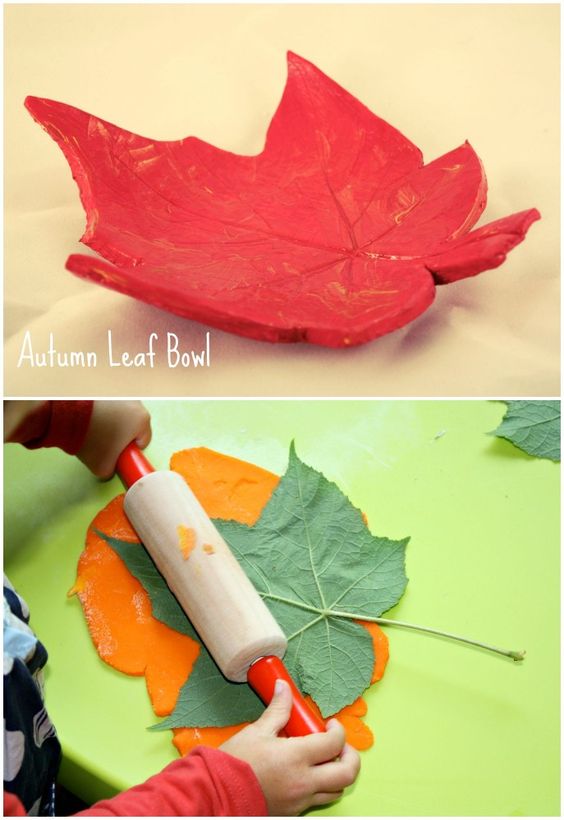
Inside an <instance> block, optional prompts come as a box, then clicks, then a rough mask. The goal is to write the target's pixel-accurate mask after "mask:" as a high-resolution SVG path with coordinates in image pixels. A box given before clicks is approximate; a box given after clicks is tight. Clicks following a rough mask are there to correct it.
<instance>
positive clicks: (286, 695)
mask: <svg viewBox="0 0 564 820" xmlns="http://www.w3.org/2000/svg"><path fill="white" fill-rule="evenodd" d="M291 710H292V690H291V689H290V686H289V685H288V684H287V683H286V681H285V680H277V681H276V688H275V689H274V697H273V698H272V700H271V701H270V703H269V705H268V706H267V707H266V709H265V710H264V712H263V713H262V715H261V716H260V718H259V719H258V720H257V722H256V723H255V726H256V727H257V728H258V729H260V730H261V731H262V732H265V733H266V734H269V735H273V736H276V735H277V734H278V733H279V732H280V730H281V729H283V728H284V726H285V725H286V724H287V723H288V720H289V718H290V712H291Z"/></svg>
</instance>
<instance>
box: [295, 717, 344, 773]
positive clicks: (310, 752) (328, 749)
mask: <svg viewBox="0 0 564 820" xmlns="http://www.w3.org/2000/svg"><path fill="white" fill-rule="evenodd" d="M302 740H303V745H304V758H305V760H306V762H307V763H309V764H310V765H314V764H317V763H326V762H327V761H328V760H334V759H335V758H336V757H338V756H339V755H340V754H341V752H342V750H343V746H344V745H345V730H344V729H343V727H342V726H341V724H340V723H339V721H338V720H335V719H334V718H333V719H332V720H330V721H329V722H328V723H327V731H326V732H320V733H319V734H315V735H308V736H307V737H304V738H302Z"/></svg>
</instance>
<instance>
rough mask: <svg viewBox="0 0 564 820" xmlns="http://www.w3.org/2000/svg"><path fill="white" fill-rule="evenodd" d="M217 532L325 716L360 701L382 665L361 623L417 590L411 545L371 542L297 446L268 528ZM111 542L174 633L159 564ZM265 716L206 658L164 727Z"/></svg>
mask: <svg viewBox="0 0 564 820" xmlns="http://www.w3.org/2000/svg"><path fill="white" fill-rule="evenodd" d="M214 523H215V525H216V527H217V528H218V530H219V531H220V532H221V534H222V535H223V537H224V538H225V540H226V541H227V543H228V544H229V545H230V547H231V549H232V551H233V553H234V554H235V556H236V558H237V559H238V560H239V562H240V563H241V565H242V566H243V569H244V570H245V572H246V573H247V575H248V576H249V577H250V579H251V581H252V582H253V583H254V585H255V587H256V588H257V590H258V592H259V594H260V595H261V597H262V598H263V599H264V601H265V603H266V604H267V606H268V607H269V608H270V609H271V611H272V613H273V615H274V617H275V618H276V620H277V621H278V623H279V624H280V626H281V627H282V629H283V630H284V632H285V634H286V635H287V637H288V642H289V643H288V651H287V653H286V657H285V659H284V660H285V663H286V665H287V667H288V669H289V671H290V674H291V675H292V676H293V678H294V680H295V681H296V684H297V685H298V687H299V688H300V689H301V691H302V692H304V693H306V694H310V695H311V696H312V697H313V699H314V700H315V701H316V703H317V704H318V706H319V708H320V709H321V712H322V714H323V715H324V716H325V717H327V716H329V715H332V714H335V713H336V712H338V711H339V710H340V709H342V708H343V707H344V706H346V705H348V704H350V703H352V702H353V701H355V700H356V699H357V698H358V697H359V696H360V695H361V694H362V692H363V691H364V690H365V689H366V688H367V687H368V686H369V685H370V678H371V675H372V669H373V665H374V653H373V646H372V639H371V637H370V635H369V634H368V632H367V631H366V630H365V629H364V628H363V627H362V626H360V624H357V623H356V622H355V619H363V618H367V619H372V620H374V619H375V618H377V617H378V616H379V615H381V614H382V613H384V612H386V611H387V610H389V609H390V608H391V607H392V606H394V605H395V604H396V603H397V602H398V600H399V599H400V597H401V596H402V594H403V592H404V591H405V587H406V584H407V578H406V576H405V548H406V545H407V543H408V540H409V539H407V538H406V539H403V540H401V541H391V540H389V539H387V538H378V537H376V536H373V535H371V533H370V532H369V530H368V528H367V527H366V524H365V523H364V521H363V519H362V514H361V512H360V510H358V509H357V508H355V507H354V506H353V505H352V504H351V503H350V501H349V500H348V499H347V498H346V497H345V496H344V495H343V493H342V492H341V491H340V490H339V489H338V487H337V486H336V485H335V484H333V483H332V482H330V481H328V480H327V479H326V478H325V477H324V476H323V475H321V473H319V472H317V471H316V470H314V469H312V468H311V467H308V466H307V465H305V464H304V463H303V462H302V461H300V459H299V458H298V456H297V455H296V452H295V449H294V446H293V444H292V446H291V448H290V458H289V464H288V469H287V471H286V473H285V475H284V476H283V477H282V478H281V480H280V482H279V484H278V486H277V488H276V490H275V492H274V493H273V495H272V497H271V499H270V501H269V502H268V504H267V505H266V507H265V509H264V510H263V513H262V515H261V517H260V519H259V521H258V522H257V523H256V524H255V525H254V526H253V527H248V526H246V525H244V524H239V523H236V522H234V521H221V520H216V521H214ZM102 537H103V538H104V539H105V540H106V541H107V542H108V543H109V544H110V546H113V547H114V549H116V551H118V552H119V554H120V555H121V556H122V558H123V559H124V561H125V562H126V564H127V566H128V567H129V569H130V571H131V572H133V574H134V575H135V576H136V577H137V578H138V579H139V580H140V582H141V583H142V584H143V586H144V587H145V589H146V590H147V592H148V593H149V595H150V597H151V600H152V602H153V612H154V614H155V617H158V618H159V619H160V620H163V621H164V622H165V623H168V624H169V625H171V626H172V625H173V622H176V621H177V618H178V614H177V611H176V609H177V608H178V604H177V603H176V601H175V600H174V598H173V596H172V593H170V592H169V591H168V588H167V589H163V583H164V582H163V581H162V578H160V579H159V580H157V578H156V576H155V573H156V575H158V572H157V571H156V569H155V568H154V565H153V569H150V568H149V566H148V562H149V563H150V564H151V565H152V561H151V559H150V558H149V556H148V555H147V554H146V553H145V552H144V551H143V552H141V551H140V550H139V549H138V548H137V549H133V550H132V549H131V548H130V547H131V545H128V547H127V548H125V549H124V548H123V544H124V543H127V542H117V541H116V539H110V538H108V536H104V535H102ZM143 555H146V559H144V558H142V556H143ZM132 558H133V559H134V561H132ZM170 599H172V600H170ZM174 628H177V627H174ZM260 711H261V707H260V704H259V702H258V699H257V698H256V696H255V695H254V694H253V693H252V692H250V689H249V687H247V686H246V685H244V684H243V685H242V684H233V683H230V682H228V681H226V680H225V678H223V676H222V675H221V673H220V672H219V670H218V669H217V667H216V666H215V664H214V663H213V661H212V660H211V658H210V657H209V655H208V654H207V652H205V650H204V651H202V652H201V653H200V656H199V658H198V660H197V662H196V664H195V667H194V670H193V672H192V674H191V675H190V677H189V678H188V680H187V682H186V683H185V684H184V686H183V688H182V690H181V692H180V695H179V698H178V701H177V704H176V707H175V709H174V711H173V713H172V714H171V715H170V716H169V717H168V718H166V720H165V721H163V722H162V723H160V724H159V725H158V728H171V727H182V726H222V725H233V724H235V723H240V722H243V721H246V720H253V719H254V718H256V717H257V716H258V714H260Z"/></svg>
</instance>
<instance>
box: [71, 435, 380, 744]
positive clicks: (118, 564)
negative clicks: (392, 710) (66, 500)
mask: <svg viewBox="0 0 564 820" xmlns="http://www.w3.org/2000/svg"><path fill="white" fill-rule="evenodd" d="M171 469H172V470H174V471H176V472H178V473H180V475H182V476H183V477H184V478H185V480H186V481H187V483H188V484H189V485H190V487H191V488H192V490H193V492H194V493H195V495H196V496H197V498H198V500H199V501H200V503H201V504H202V506H203V507H204V509H205V510H206V512H207V514H208V515H209V516H210V517H211V518H224V519H234V520H236V521H239V522H240V523H244V524H249V525H252V524H254V523H255V522H256V521H257V519H258V518H259V516H260V514H261V512H262V509H263V508H264V506H265V504H266V503H267V501H268V500H269V498H270V496H271V495H272V492H273V491H274V489H275V487H276V485H277V484H278V481H279V478H278V476H276V475H274V474H273V473H270V472H268V471H267V470H264V469H262V468H261V467H257V466H255V465H253V464H249V463H248V462H244V461H240V460H238V459H236V458H232V457H230V456H225V455H222V454H221V453H217V452H214V451H213V450H208V449H207V448H205V447H198V448H194V449H191V450H182V451H181V452H178V453H175V454H174V455H173V456H172V459H171ZM184 529H186V530H187V529H188V528H184ZM95 530H100V531H101V532H103V533H105V534H106V535H109V536H111V537H112V538H120V539H122V540H126V541H129V540H130V541H134V542H136V541H137V540H138V539H137V536H136V534H135V532H134V531H133V529H132V528H131V525H130V524H129V522H128V520H127V518H126V515H125V513H124V511H123V496H122V495H121V496H118V497H117V498H115V499H114V500H113V501H111V502H110V503H109V504H108V505H107V506H106V507H105V508H104V509H103V510H101V512H99V513H98V515H97V516H96V518H95V519H94V521H93V522H92V524H91V525H90V527H89V530H88V534H87V537H86V546H85V549H84V551H83V553H82V555H81V556H80V559H79V562H78V572H77V579H76V583H75V584H74V586H73V588H72V589H71V590H70V592H69V595H72V594H77V595H78V597H79V599H80V602H81V604H82V608H83V610H84V615H85V617H86V622H87V624H88V629H89V631H90V635H91V637H92V641H93V642H94V646H95V647H96V650H97V651H98V654H99V655H100V657H101V658H102V660H103V661H105V662H106V663H108V664H109V665H110V666H113V667H114V668H115V669H118V670H119V671H121V672H124V673H125V674H127V675H144V676H145V679H146V681H147V690H148V693H149V697H150V699H151V703H152V705H153V709H154V711H155V714H156V715H158V716H159V717H162V716H164V715H168V714H170V713H171V712H172V710H173V709H174V706H175V704H176V701H177V699H178V694H179V691H180V689H181V687H182V685H183V684H184V682H185V681H186V679H187V677H188V676H189V674H190V672H191V671H192V667H193V665H194V661H195V660H196V658H197V657H198V652H199V645H198V644H197V643H196V642H195V641H193V640H192V639H191V638H189V637H187V636H185V635H181V634H180V633H179V632H176V631H175V630H173V629H171V628H170V627H168V626H166V625H165V624H163V623H161V622H160V621H158V620H156V618H154V617H153V615H152V613H151V602H150V599H149V596H148V595H147V593H146V592H145V590H144V589H143V587H142V586H141V584H140V583H139V581H137V580H136V579H135V578H134V577H133V576H132V575H131V574H130V572H129V570H128V569H127V568H126V566H125V564H124V563H123V561H122V560H121V558H119V556H118V555H117V554H116V553H115V552H114V551H113V550H112V549H111V547H109V546H108V545H107V544H106V543H105V542H104V541H103V540H102V539H101V538H100V537H99V536H98V535H97V534H96V532H95ZM190 543H191V541H190V535H189V533H188V532H184V530H183V532H182V533H179V547H180V548H181V549H182V550H183V552H184V554H185V556H186V557H188V556H189V554H190V551H191V549H190ZM362 625H363V626H364V627H365V628H366V629H368V631H369V632H370V634H371V636H372V641H373V644H374V654H375V658H376V662H375V664H374V672H373V676H372V683H374V682H376V681H378V680H380V678H381V677H382V675H383V674H384V670H385V667H386V663H387V661H388V639H387V638H386V636H385V635H384V633H383V632H382V630H381V629H380V628H379V627H378V626H377V625H376V624H366V623H363V624H362ZM308 700H309V701H310V703H311V705H312V706H313V707H314V708H317V707H315V704H313V701H311V699H309V698H308ZM365 714H366V704H365V702H364V700H363V699H362V698H358V699H357V700H356V701H355V702H354V703H352V704H351V705H350V706H346V707H345V708H344V709H342V710H341V711H340V712H339V713H338V714H337V715H336V717H338V718H339V720H340V721H341V723H342V724H343V726H344V728H345V731H346V735H347V741H348V742H349V743H350V744H351V745H352V746H354V747H355V748H357V749H361V750H363V749H368V748H369V747H370V746H371V745H372V743H373V737H372V733H371V731H370V729H369V728H368V727H367V726H366V724H365V723H364V722H363V721H362V717H363V716H364V715H365ZM243 725H244V724H240V725H238V726H226V727H223V728H215V727H212V728H209V727H207V728H201V729H198V728H186V729H175V730H173V732H174V739H173V742H174V745H175V746H176V748H177V749H178V751H179V752H180V753H181V754H186V753H187V752H189V751H190V750H191V749H192V748H194V747H195V746H197V745H200V744H205V745H208V746H220V745H221V744H222V743H224V742H225V741H226V740H227V739H228V738H229V737H231V736H232V735H233V734H235V732H237V731H238V730H239V729H241V728H242V726H243Z"/></svg>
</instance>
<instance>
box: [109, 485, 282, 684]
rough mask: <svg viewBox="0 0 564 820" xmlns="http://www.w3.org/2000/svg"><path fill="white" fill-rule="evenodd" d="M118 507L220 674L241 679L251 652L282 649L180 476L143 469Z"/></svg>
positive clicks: (257, 654)
mask: <svg viewBox="0 0 564 820" xmlns="http://www.w3.org/2000/svg"><path fill="white" fill-rule="evenodd" d="M124 508H125V512H126V514H127V517H128V518H129V520H130V521H131V523H132V525H133V527H134V528H135V530H136V531H137V533H138V535H139V537H140V538H141V540H142V542H143V544H144V545H145V547H146V549H147V551H148V552H149V554H150V555H151V557H152V559H153V561H154V562H155V564H156V566H157V568H158V570H159V572H160V573H161V574H162V575H163V576H164V578H166V580H167V583H168V585H169V587H170V589H171V590H172V592H173V594H174V595H175V597H176V598H177V600H178V602H179V603H180V605H181V606H182V608H183V609H184V611H185V612H186V614H187V615H188V617H189V618H190V620H191V621H192V624H193V625H194V627H195V629H196V630H197V632H198V633H199V635H200V637H201V639H202V641H203V642H204V643H205V645H206V646H207V648H208V650H209V652H210V654H211V655H212V657H213V658H214V660H215V662H216V663H217V665H218V666H219V668H220V669H221V671H222V672H223V674H224V675H225V677H226V678H228V679H229V680H232V681H237V682H243V681H246V680H247V673H248V671H249V668H250V667H251V665H252V664H253V663H254V662H255V661H256V660H257V659H258V658H261V657H263V656H276V657H278V658H282V657H283V656H284V653H285V651H286V648H287V640H286V637H285V635H284V633H283V632H282V630H281V629H280V627H279V626H278V624H277V623H276V621H275V620H274V618H273V616H272V615H271V613H270V611H269V609H268V608H267V607H266V605H265V604H264V602H263V601H262V599H261V597H260V596H259V594H258V592H257V591H256V589H255V588H254V586H253V585H252V583H251V582H250V580H249V579H248V578H247V576H246V575H245V573H244V571H243V570H242V568H241V567H240V565H239V563H238V562H237V560H236V559H235V557H234V556H233V554H232V553H231V551H230V549H229V547H228V546H227V544H226V543H225V541H224V540H223V538H222V537H221V535H220V534H219V532H218V530H217V529H216V528H215V526H214V525H213V523H212V522H211V521H210V519H209V518H208V516H207V514H206V513H205V511H204V509H203V507H202V506H201V504H200V502H199V501H198V500H197V498H196V496H195V495H194V493H193V492H192V491H191V490H190V488H189V487H188V485H187V484H186V482H185V481H184V479H183V478H182V477H181V476H180V475H178V474H177V473H174V472H169V471H164V470H163V471H155V472H147V473H146V474H145V475H143V476H142V478H140V479H139V480H137V481H135V483H133V484H132V486H131V487H130V488H129V490H128V491H127V494H126V496H125V502H124Z"/></svg>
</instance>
